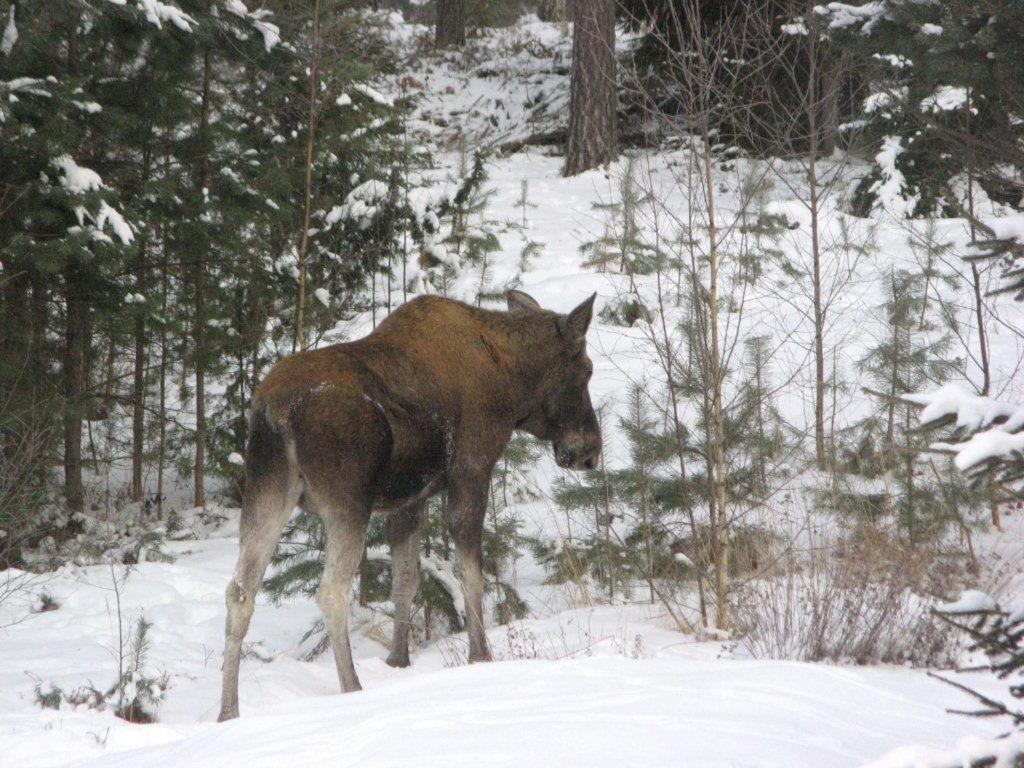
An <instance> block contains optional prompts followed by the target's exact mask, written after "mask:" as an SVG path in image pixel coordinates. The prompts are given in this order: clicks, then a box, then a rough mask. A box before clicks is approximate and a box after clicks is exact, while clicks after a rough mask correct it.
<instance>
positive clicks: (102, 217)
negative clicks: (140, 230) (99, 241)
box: [96, 200, 135, 245]
mask: <svg viewBox="0 0 1024 768" xmlns="http://www.w3.org/2000/svg"><path fill="white" fill-rule="evenodd" d="M108 224H109V225H110V229H111V230H112V231H113V233H114V234H115V235H117V239H118V240H120V241H121V242H122V243H123V244H124V245H129V244H130V243H131V242H132V241H134V240H135V233H134V232H132V228H131V226H130V225H129V224H128V222H127V221H125V219H124V216H122V215H121V212H120V211H118V210H117V209H115V208H113V207H112V206H110V205H108V204H107V201H106V200H101V201H100V210H99V212H98V213H97V214H96V227H97V229H101V230H102V229H104V228H105V227H106V226H107V225H108Z"/></svg>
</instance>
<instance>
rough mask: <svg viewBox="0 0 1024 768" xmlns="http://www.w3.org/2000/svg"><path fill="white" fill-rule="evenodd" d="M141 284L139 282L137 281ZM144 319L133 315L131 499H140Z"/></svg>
mask: <svg viewBox="0 0 1024 768" xmlns="http://www.w3.org/2000/svg"><path fill="white" fill-rule="evenodd" d="M138 284H139V285H141V282H140V283H138ZM145 334H146V321H145V318H144V317H143V316H142V313H141V312H140V313H138V314H136V316H135V328H134V331H133V335H134V336H135V370H134V375H133V377H132V496H131V498H132V501H142V496H143V489H142V454H143V449H144V442H145V415H144V410H143V409H144V406H145V400H146V336H145Z"/></svg>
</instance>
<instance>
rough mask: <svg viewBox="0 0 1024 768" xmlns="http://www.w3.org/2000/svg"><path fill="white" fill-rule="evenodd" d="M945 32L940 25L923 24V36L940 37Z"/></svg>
mask: <svg viewBox="0 0 1024 768" xmlns="http://www.w3.org/2000/svg"><path fill="white" fill-rule="evenodd" d="M942 32H943V29H942V27H941V26H939V25H938V24H922V25H921V34H922V35H928V36H929V37H938V36H939V35H941V34H942Z"/></svg>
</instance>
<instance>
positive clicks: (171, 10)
mask: <svg viewBox="0 0 1024 768" xmlns="http://www.w3.org/2000/svg"><path fill="white" fill-rule="evenodd" d="M109 2H111V3H113V4H114V5H127V4H128V0H109ZM136 5H137V6H138V9H139V10H140V11H142V13H143V14H144V15H145V17H146V21H148V22H149V23H150V24H152V25H153V26H155V27H156V28H157V29H163V28H164V22H165V21H167V22H170V23H171V24H173V25H174V26H176V27H177V28H178V29H180V30H183V31H185V32H191V31H192V28H193V27H197V26H199V22H198V21H196V20H195V19H194V18H192V17H191V16H189V15H188V14H187V13H185V12H184V11H183V10H181V8H178V7H177V6H175V5H170V4H169V3H164V2H161V0H137V2H136Z"/></svg>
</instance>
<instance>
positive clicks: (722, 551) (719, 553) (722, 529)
mask: <svg viewBox="0 0 1024 768" xmlns="http://www.w3.org/2000/svg"><path fill="white" fill-rule="evenodd" d="M703 171H704V185H705V196H706V197H705V199H706V201H707V216H708V243H709V244H708V271H709V274H708V320H709V325H710V327H711V350H710V351H711V354H710V364H711V365H710V369H711V370H710V372H711V384H712V390H711V418H712V422H713V425H714V444H713V446H712V451H711V456H712V464H713V468H714V474H713V481H712V487H713V493H714V496H715V519H714V523H715V525H714V528H715V531H714V542H715V626H716V627H717V628H718V629H728V628H729V602H728V593H729V515H728V513H727V510H726V506H725V409H724V405H723V403H722V379H723V376H724V372H723V370H722V354H723V351H722V346H721V340H720V338H719V328H718V320H719V318H718V256H719V253H718V243H717V238H718V234H719V233H718V229H717V225H716V221H715V183H714V182H715V175H714V174H715V171H714V159H713V158H712V154H711V144H710V136H709V135H705V141H704V168H703Z"/></svg>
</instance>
